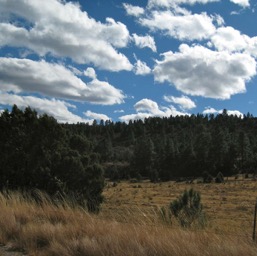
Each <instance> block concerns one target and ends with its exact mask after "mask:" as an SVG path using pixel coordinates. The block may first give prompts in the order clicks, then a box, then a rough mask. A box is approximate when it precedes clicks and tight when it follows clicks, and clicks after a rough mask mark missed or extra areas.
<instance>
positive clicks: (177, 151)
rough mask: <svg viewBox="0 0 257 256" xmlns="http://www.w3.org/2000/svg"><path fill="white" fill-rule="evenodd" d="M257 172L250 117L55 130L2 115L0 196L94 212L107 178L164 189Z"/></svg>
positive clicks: (18, 115) (256, 123)
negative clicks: (42, 195) (26, 196)
mask: <svg viewBox="0 0 257 256" xmlns="http://www.w3.org/2000/svg"><path fill="white" fill-rule="evenodd" d="M256 170H257V118H256V117H253V116H252V115H250V114H247V115H245V116H243V117H237V116H233V115H232V116H231V115H228V114H227V111H226V110H224V111H223V113H222V114H218V115H202V114H198V115H191V116H171V117H164V118H160V117H151V118H147V119H145V120H144V121H142V120H137V121H130V122H129V123H124V122H112V121H106V122H104V121H101V122H99V123H97V122H96V121H95V122H93V124H92V125H89V124H85V123H77V124H59V123H58V122H57V121H56V120H55V119H54V118H53V117H51V116H48V115H46V114H44V115H38V113H37V112H36V111H34V110H32V109H31V108H29V107H28V108H26V109H24V110H21V109H19V108H18V107H17V106H15V105H14V106H13V108H12V110H11V111H8V110H5V111H3V112H2V113H1V115H0V189H1V190H5V189H21V190H33V189H40V190H43V191H45V192H47V193H48V194H50V195H53V196H55V195H57V194H60V195H62V196H63V195H68V196H72V197H73V198H75V199H76V200H77V201H78V202H80V203H81V204H85V205H86V206H87V207H88V209H89V210H91V211H98V209H99V205H100V203H101V202H102V200H103V197H102V191H103V188H104V178H110V179H112V180H118V179H141V178H149V179H150V180H151V181H157V180H158V181H159V180H160V181H167V180H172V179H177V178H178V177H199V176H201V177H203V176H205V177H209V176H217V174H218V173H222V174H223V175H224V176H229V175H233V174H237V173H239V172H244V173H255V172H256Z"/></svg>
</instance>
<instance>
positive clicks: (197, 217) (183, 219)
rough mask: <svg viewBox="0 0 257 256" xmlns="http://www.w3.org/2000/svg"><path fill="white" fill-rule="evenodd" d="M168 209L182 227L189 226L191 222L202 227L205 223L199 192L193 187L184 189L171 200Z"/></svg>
mask: <svg viewBox="0 0 257 256" xmlns="http://www.w3.org/2000/svg"><path fill="white" fill-rule="evenodd" d="M169 209H170V211H171V214H172V215H173V216H174V217H175V218H176V219H177V221H178V222H179V224H180V225H181V226H182V227H191V226H192V225H193V224H196V225H197V226H198V227H203V226H205V224H206V218H205V215H204V212H203V206H202V204H201V196H200V193H199V192H197V191H194V190H193V189H190V190H185V191H184V193H183V194H182V195H181V196H180V197H179V198H178V199H176V200H174V201H173V202H171V204H170V206H169Z"/></svg>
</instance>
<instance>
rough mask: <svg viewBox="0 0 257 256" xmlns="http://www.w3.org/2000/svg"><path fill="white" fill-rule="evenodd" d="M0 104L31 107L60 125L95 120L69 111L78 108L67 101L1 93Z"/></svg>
mask: <svg viewBox="0 0 257 256" xmlns="http://www.w3.org/2000/svg"><path fill="white" fill-rule="evenodd" d="M0 104H2V105H9V106H12V105H14V104H16V105H17V106H18V107H20V108H25V107H28V106H30V107H31V108H32V109H35V110H36V111H37V112H38V113H39V114H45V113H46V114H48V115H50V116H53V117H54V118H55V119H56V120H57V121H58V122H60V123H77V122H81V123H92V121H93V120H87V119H84V118H81V117H80V116H78V115H75V114H73V113H72V112H71V111H69V108H73V109H74V108H76V107H75V106H74V105H71V104H69V103H67V102H65V101H61V100H56V99H50V100H49V99H45V98H43V99H42V98H37V97H34V96H20V95H14V94H9V93H0Z"/></svg>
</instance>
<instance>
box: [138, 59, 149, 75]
mask: <svg viewBox="0 0 257 256" xmlns="http://www.w3.org/2000/svg"><path fill="white" fill-rule="evenodd" d="M134 72H135V74H136V75H142V76H144V75H148V74H150V73H151V69H150V68H149V67H148V66H147V64H146V63H145V62H143V61H141V60H137V62H136V63H135V66H134Z"/></svg>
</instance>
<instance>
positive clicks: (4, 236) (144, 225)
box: [0, 180, 257, 256]
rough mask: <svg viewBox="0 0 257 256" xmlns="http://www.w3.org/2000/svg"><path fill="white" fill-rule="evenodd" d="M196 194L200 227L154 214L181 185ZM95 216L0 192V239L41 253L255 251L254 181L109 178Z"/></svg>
mask: <svg viewBox="0 0 257 256" xmlns="http://www.w3.org/2000/svg"><path fill="white" fill-rule="evenodd" d="M191 187H193V188H194V189H195V190H197V191H199V192H200V193H201V195H202V203H203V205H204V210H205V211H206V214H207V217H208V225H207V226H206V228H204V229H198V228H196V227H194V228H193V229H182V228H181V227H179V226H178V225H177V223H176V222H174V220H172V224H167V223H164V222H163V221H162V219H161V218H160V214H159V213H160V211H159V210H160V208H161V207H163V206H164V207H165V206H167V205H168V204H169V203H170V202H171V201H172V200H173V199H175V198H177V197H178V196H179V195H180V194H181V193H182V192H183V191H184V190H185V189H188V188H191ZM104 195H105V198H106V199H105V203H104V204H103V206H102V211H101V213H100V214H99V215H90V214H88V213H87V212H86V211H84V210H83V209H81V208H80V207H74V206H71V205H70V204H69V203H68V202H66V203H65V204H62V205H58V206H56V205H53V204H51V203H50V200H48V199H47V197H46V196H44V195H42V198H43V203H42V204H41V205H38V204H36V203H35V202H34V201H33V200H32V199H30V198H26V197H24V196H22V195H21V194H19V193H11V194H8V195H3V194H0V209H1V210H0V243H2V244H6V245H8V246H11V247H13V248H16V249H18V250H21V249H22V250H25V251H26V252H27V254H28V255H32V256H33V255H39V256H57V255H58V256H59V255H63V256H87V255H88V256H98V255H99V256H100V255H104V256H105V255H107V256H108V255H110V256H111V255H119V256H125V255H128V256H134V255H138V256H139V255H140V256H141V255H142V256H146V255H147V256H152V255H161V256H166V255H167V256H168V255H175V256H176V255H177V256H186V255H192V256H194V255H206V256H207V255H208V256H217V255H220V256H227V255H236V256H237V255H238V256H239V255H240V256H241V255H247V256H253V255H257V245H256V243H255V242H253V241H252V239H251V236H252V223H253V210H254V205H255V201H256V197H257V183H256V182H254V181H250V180H243V181H236V182H235V181H234V180H233V181H229V182H227V183H225V184H183V183H182V184H181V183H173V182H167V183H156V184H152V183H149V182H141V183H129V182H121V183H118V184H117V185H115V186H113V183H108V185H107V187H106V189H105V191H104Z"/></svg>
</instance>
